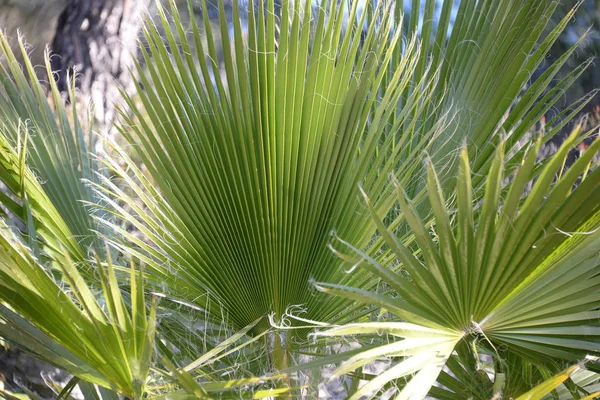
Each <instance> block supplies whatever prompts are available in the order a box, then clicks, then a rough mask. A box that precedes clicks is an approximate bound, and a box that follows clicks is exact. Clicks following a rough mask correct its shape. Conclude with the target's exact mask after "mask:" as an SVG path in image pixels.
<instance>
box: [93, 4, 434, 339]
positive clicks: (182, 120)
mask: <svg viewBox="0 0 600 400" xmlns="http://www.w3.org/2000/svg"><path fill="white" fill-rule="evenodd" d="M261 4H262V3H261ZM263 5H264V7H265V8H266V10H264V12H263V9H262V8H261V9H260V11H259V10H258V9H256V8H255V6H254V5H253V3H252V2H251V3H249V6H248V7H249V10H248V12H247V18H248V35H247V38H246V37H245V36H244V35H243V34H242V28H241V26H240V22H239V21H240V12H241V11H240V9H239V6H238V5H237V4H234V6H233V36H232V37H230V33H229V31H228V29H227V22H226V20H225V15H224V8H223V7H224V6H223V4H222V3H221V4H220V18H221V19H220V30H219V32H218V34H219V35H220V36H221V41H222V43H221V45H222V51H223V70H224V71H223V73H220V72H218V71H219V68H220V66H219V65H218V63H217V60H218V54H217V50H216V49H215V42H216V39H215V37H214V36H216V35H217V34H216V33H214V32H212V30H211V28H210V21H208V19H207V13H206V12H205V13H204V15H205V19H206V20H205V32H204V33H205V35H206V42H205V41H203V40H202V39H201V36H200V31H199V28H198V26H197V25H195V23H194V22H192V36H193V41H192V42H190V40H188V38H187V36H186V31H185V30H184V29H183V27H182V25H181V23H180V21H179V17H178V14H177V11H176V10H175V7H174V5H172V6H173V7H172V10H173V18H174V20H175V26H176V28H177V34H178V35H175V34H173V33H171V30H169V29H168V28H167V27H168V26H169V25H168V23H169V19H168V17H167V16H166V12H165V10H163V9H162V8H160V7H159V14H160V16H161V20H162V23H163V25H164V28H165V29H164V30H165V31H166V39H163V38H161V37H160V36H159V33H158V28H157V27H155V26H154V25H153V24H152V23H148V24H147V25H146V28H145V36H146V39H147V41H148V48H147V50H146V49H144V50H143V52H144V57H145V60H146V66H145V67H140V68H139V72H140V74H141V79H140V84H139V88H138V89H139V93H140V94H139V95H140V102H139V103H136V102H135V101H134V99H132V98H129V99H128V102H129V104H128V105H129V107H130V109H131V110H132V112H133V115H129V114H127V113H125V112H124V113H123V119H124V124H123V128H122V133H123V135H124V136H125V137H126V138H127V139H128V140H129V142H130V144H131V145H132V146H133V147H134V148H135V150H136V152H137V153H138V154H139V156H140V157H141V159H142V161H143V163H144V165H145V166H146V167H147V169H148V172H149V177H148V176H147V175H145V174H144V173H142V171H141V170H139V169H138V168H137V167H136V166H135V165H133V163H132V162H131V161H130V162H128V163H127V169H125V168H123V167H122V166H121V165H119V162H117V161H116V160H111V159H105V160H104V162H105V164H106V166H107V167H108V169H109V170H110V171H111V174H113V175H116V176H119V177H121V178H122V179H124V180H125V181H127V182H128V186H132V187H134V188H136V189H135V195H134V196H130V195H127V194H126V193H125V192H124V191H123V190H121V189H120V188H119V187H118V186H117V185H115V184H114V183H112V182H110V181H108V180H105V181H104V182H103V183H102V185H101V186H99V192H100V193H104V195H105V197H106V201H109V202H112V206H114V207H115V214H116V215H118V216H120V217H122V218H124V219H126V220H127V221H132V223H133V224H134V225H135V226H136V227H137V228H138V229H139V231H141V232H143V233H144V235H145V237H146V239H147V240H145V241H143V240H140V239H137V238H136V237H134V236H133V235H131V234H128V233H127V232H126V231H124V230H122V229H121V228H120V227H119V226H117V225H115V224H113V225H112V226H111V228H112V229H117V230H119V229H121V231H122V233H123V234H124V235H125V237H126V238H127V239H129V241H130V242H132V243H133V244H134V246H128V245H125V246H124V245H123V244H122V243H115V245H116V246H120V247H121V249H122V250H123V251H125V252H127V253H130V254H132V255H134V256H135V257H138V258H140V259H144V260H145V261H146V262H147V264H148V266H149V267H150V268H149V272H150V274H151V275H154V278H153V280H154V281H156V282H159V283H161V284H163V286H162V287H164V288H165V290H166V291H167V292H169V293H170V294H171V295H172V296H174V297H177V298H182V299H184V300H186V301H190V302H194V303H196V304H197V305H200V306H203V307H206V304H204V303H203V302H204V300H205V299H206V298H207V296H206V292H207V291H208V293H209V294H210V295H212V296H214V297H216V298H217V299H218V301H219V302H220V303H221V304H222V305H224V306H225V309H226V310H227V312H228V313H229V315H230V318H231V320H232V322H233V323H234V324H235V325H237V326H240V327H242V326H245V325H247V324H248V323H250V322H252V321H253V320H255V319H257V318H260V317H261V316H262V315H266V314H269V313H271V312H275V313H276V314H277V315H279V316H281V315H282V314H283V313H284V311H285V309H286V308H287V307H288V306H290V305H293V304H307V307H309V308H310V309H312V310H314V312H315V313H316V315H317V316H318V317H320V318H326V317H327V316H329V315H331V314H333V313H337V312H338V309H336V307H335V304H325V303H321V301H322V300H319V297H315V296H314V293H313V294H311V290H310V283H309V281H310V280H311V279H325V278H326V277H327V278H328V279H333V277H334V276H339V277H341V275H340V273H339V269H338V268H337V264H338V261H336V259H335V257H333V256H332V255H331V253H330V252H329V251H328V250H327V247H326V244H327V241H328V240H329V232H330V230H331V228H332V227H335V229H336V230H338V231H340V232H345V233H346V234H348V235H351V236H352V237H354V238H356V240H359V241H364V242H365V243H366V242H368V240H369V239H370V238H371V236H372V234H373V233H374V230H375V226H374V224H373V223H372V221H370V219H369V218H368V215H365V213H364V212H362V211H361V208H362V205H361V204H360V202H359V201H358V199H357V196H356V188H357V184H358V182H359V181H362V182H363V185H365V187H370V188H371V187H375V186H377V185H379V186H382V185H381V182H383V181H385V180H386V179H387V178H386V173H385V171H391V169H392V168H393V167H395V166H399V165H404V166H405V168H406V170H407V171H410V169H411V166H414V165H418V163H416V162H415V160H416V158H417V157H418V156H419V154H420V151H422V150H423V149H425V148H426V147H427V145H428V143H429V141H428V140H427V141H425V140H424V141H422V142H420V143H419V144H418V146H416V147H412V148H411V147H410V146H402V143H403V142H402V141H401V140H400V141H399V140H398V139H397V138H395V137H394V136H393V135H388V136H386V135H384V130H385V129H386V126H387V125H388V123H389V121H390V118H391V116H392V115H395V118H396V121H395V122H394V124H395V125H394V126H395V127H396V129H399V127H400V126H404V125H406V127H407V129H408V130H415V129H416V122H417V121H416V119H414V117H413V115H414V114H418V113H419V112H420V111H419V110H421V109H422V108H423V107H424V106H425V104H427V105H430V102H429V101H430V99H431V97H432V89H433V80H432V77H430V76H429V75H427V76H426V77H424V78H423V79H422V82H420V83H419V84H420V85H421V86H422V90H420V91H419V92H415V93H414V94H413V95H412V96H411V97H410V99H408V100H407V102H406V106H405V108H404V109H403V111H402V112H398V113H397V112H396V111H397V110H396V107H395V104H397V103H398V101H399V98H400V97H401V96H402V94H403V93H404V92H405V91H407V90H408V86H409V85H411V84H412V83H413V74H412V72H411V71H413V70H414V68H415V66H416V63H417V61H418V58H417V54H418V51H419V50H418V46H417V45H416V41H415V40H413V41H411V42H408V43H405V50H404V53H403V58H402V63H401V65H400V66H399V67H398V68H397V69H396V70H395V72H394V74H393V77H392V78H391V79H390V80H389V82H387V83H386V91H385V93H386V94H385V95H384V96H383V97H379V96H378V93H379V92H380V90H382V85H383V82H384V81H385V78H386V76H387V73H388V72H389V70H388V65H389V64H390V61H391V58H392V56H393V54H394V51H395V49H396V48H397V47H398V46H401V43H400V34H399V32H396V33H394V32H393V29H392V27H393V21H392V18H391V15H392V14H391V13H390V12H389V10H388V7H387V6H386V5H384V4H383V3H382V4H380V5H378V6H377V8H376V9H375V10H374V13H375V15H376V16H377V17H376V18H373V19H372V21H371V22H369V23H368V24H367V29H366V31H365V35H363V37H361V35H360V34H359V33H360V31H361V30H362V27H363V25H365V20H366V14H367V13H366V11H363V12H359V11H358V6H357V4H356V3H354V4H352V5H351V7H350V11H349V15H345V13H346V12H348V9H347V8H346V7H345V4H337V3H336V2H331V3H328V4H327V7H322V8H320V9H319V10H318V11H317V12H316V15H313V11H312V9H311V5H310V3H308V2H307V3H306V4H305V3H302V2H299V1H296V2H284V3H283V6H282V9H281V23H280V26H277V27H278V28H279V29H278V30H277V32H278V33H276V25H277V24H276V20H275V13H274V3H273V2H269V3H267V4H263ZM204 9H206V5H204ZM345 24H347V25H345ZM176 36H177V37H176ZM230 42H231V43H232V44H231V45H230ZM178 48H179V49H181V51H176V49H178ZM194 53H196V54H197V55H198V56H197V57H196V58H194V57H192V54H194ZM145 68H147V72H145V70H144V69H145ZM443 125H444V121H443V120H442V122H440V123H438V124H435V125H434V127H433V128H432V129H431V130H430V131H428V132H427V133H426V134H425V136H426V137H428V138H431V137H433V136H435V135H436V134H437V132H439V131H440V130H441V129H442V128H443ZM409 136H410V135H406V136H405V140H406V141H408V138H409ZM392 142H395V143H396V146H395V147H394V150H391V151H389V150H388V149H391V148H392V145H391V144H392ZM379 148H383V149H385V153H386V155H387V156H389V158H388V157H376V154H377V151H378V149H379ZM115 151H117V152H119V150H118V149H115ZM120 153H121V154H120V157H123V158H124V159H126V160H127V159H128V157H127V154H125V152H123V151H121V152H120ZM390 160H393V161H390ZM407 179H408V176H407ZM102 186H103V187H104V188H105V189H103V188H102ZM155 186H156V187H155ZM112 196H114V197H116V198H117V199H118V200H119V201H120V203H121V204H128V205H131V206H132V209H131V210H128V209H126V208H125V207H121V206H119V204H118V202H117V201H111V199H110V198H111V197H112ZM139 199H142V202H143V204H142V205H137V206H136V205H135V203H136V201H139ZM311 303H312V304H311ZM334 303H335V302H334ZM317 305H318V307H317ZM216 312H217V313H219V315H220V311H216ZM267 325H268V322H266V320H265V322H263V323H262V324H261V326H260V327H258V328H257V329H259V330H260V329H265V328H266V327H267Z"/></svg>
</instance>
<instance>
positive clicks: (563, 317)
mask: <svg viewBox="0 0 600 400" xmlns="http://www.w3.org/2000/svg"><path fill="white" fill-rule="evenodd" d="M578 138H579V139H580V137H579V129H575V131H574V132H573V134H572V135H571V136H570V137H569V139H567V140H566V142H565V143H564V144H563V146H562V147H561V148H560V149H559V151H558V152H557V153H556V154H555V155H554V156H552V157H551V158H550V159H549V160H548V161H547V162H546V163H544V165H543V167H542V168H541V169H537V168H536V166H537V165H538V164H537V163H536V157H537V154H538V151H539V148H540V145H541V140H539V139H538V140H537V142H536V144H535V145H534V146H531V148H530V149H529V150H528V152H527V154H526V156H525V157H524V158H523V162H522V163H521V166H520V169H519V170H518V171H517V172H516V173H515V174H513V175H509V176H506V175H505V174H504V167H503V165H504V142H501V143H500V147H499V148H498V150H497V151H496V153H495V157H494V162H493V163H492V165H491V167H490V173H489V175H488V177H487V181H486V182H485V192H484V194H483V201H482V202H480V203H477V207H475V208H473V205H474V203H473V187H472V172H471V169H470V164H469V158H468V155H467V150H466V149H463V151H462V155H461V158H460V166H459V171H458V179H457V181H456V182H457V188H456V192H457V196H456V202H455V203H453V202H451V203H447V201H446V199H445V198H444V194H443V192H442V190H441V187H440V183H439V180H438V177H437V174H436V173H435V170H434V168H433V167H432V166H431V165H429V166H428V168H427V170H428V176H427V188H428V193H429V201H430V203H431V205H432V208H433V214H434V219H433V223H432V225H430V226H427V225H426V224H425V222H424V221H423V219H422V218H421V217H420V216H419V214H418V212H417V210H416V208H415V206H414V203H413V202H412V201H411V199H410V198H408V197H407V195H406V192H405V191H404V189H403V188H402V185H400V184H399V183H398V181H397V180H396V179H394V186H395V189H396V194H397V200H398V203H399V205H400V208H401V210H402V213H403V215H404V216H405V218H406V221H407V223H408V224H409V226H410V229H411V231H412V232H413V233H414V235H415V243H414V247H407V246H406V245H405V244H403V243H402V242H401V241H400V239H399V238H398V237H397V236H396V235H395V234H394V232H393V231H390V230H389V229H388V228H386V226H385V225H384V223H383V222H382V216H381V215H379V214H378V213H377V210H376V209H375V208H374V207H373V206H372V204H371V201H370V200H369V198H368V197H367V196H366V194H365V201H366V204H367V207H368V208H369V210H370V212H371V216H372V217H373V219H374V221H375V222H376V224H377V225H378V227H379V232H380V234H381V235H382V237H383V238H384V240H385V242H386V244H387V246H388V247H389V249H391V251H392V252H393V254H394V255H395V257H396V260H397V261H398V262H399V264H398V265H397V267H396V268H395V270H392V269H389V268H387V267H385V266H383V265H381V263H380V262H378V260H377V258H376V257H374V256H371V255H369V254H367V253H365V252H363V251H361V250H360V249H359V248H357V247H355V246H353V245H351V244H350V243H349V242H347V241H345V240H343V239H340V238H337V237H336V238H335V239H334V245H335V246H337V247H339V246H342V247H345V248H347V249H350V250H352V252H353V254H352V253H351V254H345V253H343V252H341V251H339V250H335V252H336V254H338V255H339V256H340V257H342V258H343V259H344V260H345V261H347V262H351V263H352V264H354V265H355V268H356V269H357V270H361V271H365V272H370V273H371V274H373V275H374V276H375V277H377V278H379V279H381V280H382V281H383V282H384V283H385V285H387V288H388V289H389V291H390V292H389V294H387V295H381V294H376V293H373V292H370V291H365V290H362V289H360V288H353V287H348V286H343V285H339V284H325V283H319V284H318V288H319V289H320V290H321V291H324V292H327V293H331V294H335V295H339V296H343V297H345V298H348V299H353V300H355V301H359V302H362V303H363V304H364V303H366V304H373V305H376V306H379V307H382V308H385V309H386V310H387V311H388V312H390V313H392V314H393V315H395V316H397V317H398V318H400V319H402V320H404V321H406V322H398V323H397V322H389V323H388V322H386V323H364V324H350V325H347V326H340V327H337V328H332V329H330V330H327V331H325V332H322V333H321V334H322V335H328V336H331V335H336V336H337V335H349V334H363V333H370V334H374V333H376V332H379V333H386V334H389V335H391V336H392V337H393V336H399V337H404V338H405V339H404V340H402V341H392V342H391V343H389V344H386V345H384V346H382V347H380V348H377V349H375V350H368V351H365V352H364V353H363V354H357V355H355V356H354V357H353V358H352V359H350V360H352V362H350V361H347V362H344V363H342V366H341V367H340V369H338V373H345V372H348V371H351V370H354V369H356V368H358V367H361V366H362V365H365V364H366V363H368V362H371V361H373V360H375V359H376V358H378V357H383V356H388V357H401V359H402V361H400V362H399V363H398V364H396V365H395V366H394V367H392V368H391V369H390V370H389V372H387V373H385V374H382V375H380V376H379V377H378V378H377V379H376V382H377V384H372V385H371V386H369V390H373V389H379V388H381V387H382V386H383V385H384V384H385V383H387V382H389V381H390V380H397V379H400V378H403V377H407V376H409V374H411V373H413V372H414V371H410V372H409V371H407V370H406V369H403V367H401V366H402V365H403V364H411V362H413V359H419V360H423V359H426V358H427V357H433V354H438V355H439V358H437V359H434V360H431V361H430V362H425V361H424V362H423V363H422V364H419V366H418V369H419V370H426V369H425V368H436V369H435V375H436V376H437V374H438V373H439V372H440V371H441V369H442V366H443V365H444V357H445V358H448V356H450V354H452V352H453V351H458V349H459V347H458V346H455V345H457V343H458V341H459V340H461V341H465V342H466V343H469V346H466V347H460V348H461V349H463V350H461V351H459V353H458V357H459V359H457V360H458V361H459V362H461V361H460V359H461V358H462V359H463V360H464V357H467V358H468V357H471V358H472V359H473V360H474V361H472V362H471V363H472V364H475V363H477V364H479V363H480V361H479V359H478V356H477V353H475V354H473V351H474V350H473V349H476V348H481V349H482V350H481V351H482V354H484V353H485V354H488V355H490V356H492V357H493V359H494V360H495V363H496V365H495V366H494V368H493V369H494V371H495V373H496V374H497V376H499V375H503V376H505V377H506V383H505V386H504V387H502V386H501V387H500V389H502V390H503V392H504V393H505V395H511V396H513V395H518V394H519V393H514V392H512V391H511V385H513V382H511V377H514V378H515V379H516V381H515V383H514V385H515V386H514V387H516V385H517V384H518V383H517V382H519V383H526V382H524V381H523V379H522V376H516V375H511V374H510V370H511V368H513V369H514V368H516V367H515V363H516V364H517V365H518V363H519V361H520V362H521V363H523V362H529V363H532V364H533V365H534V367H535V368H538V369H542V370H547V371H552V370H555V371H556V372H558V370H556V367H555V366H557V365H558V366H560V365H564V364H565V363H573V362H578V361H580V360H583V359H584V358H585V357H586V356H587V355H597V354H599V353H600V347H599V346H600V345H599V343H600V329H599V328H598V327H597V322H596V321H597V319H598V317H599V316H600V315H599V314H598V311H597V309H598V307H599V306H600V295H599V294H598V293H599V292H598V289H599V288H600V280H599V279H598V274H599V272H600V261H599V258H598V254H599V250H600V234H598V229H600V168H595V169H593V170H592V171H591V172H587V175H585V176H584V173H585V172H586V171H587V170H588V168H589V167H590V162H591V160H593V158H594V156H595V154H597V152H598V151H599V150H600V140H596V141H594V142H593V144H592V145H591V146H590V149H589V150H590V151H588V152H586V153H584V154H583V155H582V156H581V157H580V158H579V159H578V160H577V161H576V162H575V163H574V164H573V165H572V166H571V167H570V168H569V169H568V170H566V171H565V170H563V168H564V167H563V165H564V161H565V159H566V156H567V154H568V152H569V150H570V149H571V148H572V147H573V145H574V143H575V142H576V140H577V139H578ZM592 167H594V165H592ZM506 179H508V180H509V183H507V184H504V182H505V180H506ZM580 179H582V180H581V181H580V182H579V183H578V185H575V184H576V183H577V182H578V180H580ZM532 180H533V188H532V190H531V192H529V193H527V194H525V195H524V191H525V188H526V185H527V184H528V183H529V182H531V181H532ZM405 324H414V325H411V326H412V328H411V329H412V330H414V331H416V330H417V329H422V330H424V331H429V330H435V331H432V333H431V334H429V335H427V334H423V335H419V338H420V339H422V340H425V339H424V338H427V339H428V340H431V341H432V343H434V341H435V340H441V339H439V338H437V337H438V336H436V335H441V333H438V331H442V332H444V333H445V334H446V335H451V334H452V332H454V336H450V338H453V339H452V340H454V342H452V341H451V340H450V339H449V341H448V344H449V345H450V344H451V346H452V348H450V349H448V348H445V351H441V350H438V349H436V348H435V347H434V346H433V345H432V346H425V345H424V344H423V343H417V342H415V343H411V340H412V339H411V337H410V336H407V335H403V334H402V332H403V331H402V329H403V328H402V327H403V326H404V325H405ZM412 330H411V332H412ZM398 332H400V333H398ZM456 332H458V333H456ZM409 333H410V332H409ZM465 354H467V355H465ZM468 354H471V355H470V356H468ZM454 361H455V360H453V362H454ZM462 364H463V368H467V367H468V364H469V363H468V362H464V361H462ZM589 368H590V369H592V370H595V369H597V368H598V367H597V366H596V364H594V363H590V366H589ZM477 369H478V368H473V369H472V373H473V376H475V374H476V373H477V372H476V371H477ZM451 370H452V371H453V373H454V375H455V376H456V374H457V373H458V372H457V371H456V368H454V369H453V368H451ZM467 371H469V369H467ZM384 376H385V377H384ZM427 376H429V377H431V375H430V374H427ZM418 377H420V375H419V374H417V375H415V378H413V379H416V378H418ZM406 379H407V381H409V383H408V384H407V385H406V386H405V387H404V389H403V390H402V392H401V397H400V398H405V392H406V391H408V390H409V388H410V387H411V386H413V385H412V382H413V380H410V378H406ZM434 380H435V379H430V380H428V381H427V382H426V383H427V385H429V386H427V390H428V389H429V387H430V386H431V384H432V383H433V382H434ZM417 382H419V383H418V384H417V386H418V387H420V388H421V389H422V388H423V385H424V384H425V383H424V382H425V381H422V380H418V381H417ZM448 382H449V381H448ZM534 383H535V382H534ZM448 386H450V385H448ZM438 392H439V391H438ZM358 393H360V394H361V395H364V394H367V393H368V390H366V389H365V390H363V391H360V392H358ZM409 393H410V392H409ZM457 394H458V395H459V396H462V395H463V394H464V393H457ZM358 396H359V394H356V395H355V397H356V398H358ZM441 398H445V397H443V396H442V397H441ZM448 398H450V397H448Z"/></svg>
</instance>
